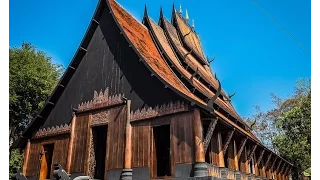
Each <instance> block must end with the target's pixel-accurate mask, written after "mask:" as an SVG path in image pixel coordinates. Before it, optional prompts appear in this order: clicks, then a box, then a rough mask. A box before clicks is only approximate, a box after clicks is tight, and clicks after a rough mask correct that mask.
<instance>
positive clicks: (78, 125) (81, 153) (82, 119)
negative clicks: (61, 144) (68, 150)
mask: <svg viewBox="0 0 320 180" xmlns="http://www.w3.org/2000/svg"><path fill="white" fill-rule="evenodd" d="M89 119H90V114H89V113H85V114H80V115H77V118H76V121H75V127H74V128H75V129H74V133H75V136H74V140H73V152H72V154H71V167H70V173H80V172H81V173H84V172H85V166H84V164H85V163H86V154H87V153H86V152H87V149H88V147H89V144H88V143H87V141H88V139H87V137H88V133H89V128H88V127H89Z"/></svg>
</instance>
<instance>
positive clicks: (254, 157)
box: [253, 153, 259, 176]
mask: <svg viewBox="0 0 320 180" xmlns="http://www.w3.org/2000/svg"><path fill="white" fill-rule="evenodd" d="M253 166H254V174H255V175H256V176H259V168H258V164H257V156H256V153H253Z"/></svg>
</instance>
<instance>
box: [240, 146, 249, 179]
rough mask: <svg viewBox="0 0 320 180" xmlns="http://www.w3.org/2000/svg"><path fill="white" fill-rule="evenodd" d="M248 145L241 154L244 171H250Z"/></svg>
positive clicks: (241, 167) (241, 169)
mask: <svg viewBox="0 0 320 180" xmlns="http://www.w3.org/2000/svg"><path fill="white" fill-rule="evenodd" d="M247 154H248V152H247V147H246V146H245V147H244V149H243V152H242V153H241V155H240V171H241V172H243V173H249V162H248V160H247V159H248V157H247Z"/></svg>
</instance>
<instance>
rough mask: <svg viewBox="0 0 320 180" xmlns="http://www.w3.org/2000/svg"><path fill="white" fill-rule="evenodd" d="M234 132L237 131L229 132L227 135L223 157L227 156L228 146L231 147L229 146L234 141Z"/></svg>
mask: <svg viewBox="0 0 320 180" xmlns="http://www.w3.org/2000/svg"><path fill="white" fill-rule="evenodd" d="M234 131H235V129H233V130H232V131H229V132H228V135H227V138H226V142H225V143H224V146H223V155H225V154H226V151H227V149H228V146H229V144H230V141H231V139H232V136H233V134H234Z"/></svg>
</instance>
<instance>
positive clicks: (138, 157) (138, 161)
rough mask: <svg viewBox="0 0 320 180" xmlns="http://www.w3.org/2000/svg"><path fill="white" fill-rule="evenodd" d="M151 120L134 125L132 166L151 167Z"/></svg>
mask: <svg viewBox="0 0 320 180" xmlns="http://www.w3.org/2000/svg"><path fill="white" fill-rule="evenodd" d="M151 137H152V133H151V122H150V121H149V122H146V123H142V124H135V125H134V126H133V127H132V152H133V153H132V167H133V168H136V167H150V166H151V165H150V163H151V162H150V160H151V148H152V147H151V145H152V143H151Z"/></svg>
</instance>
